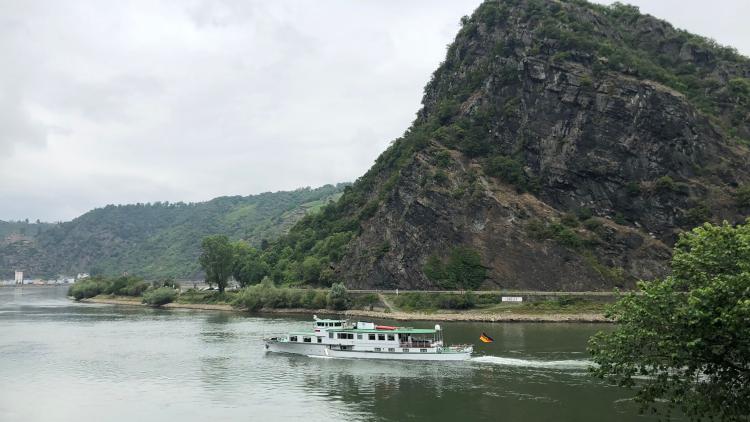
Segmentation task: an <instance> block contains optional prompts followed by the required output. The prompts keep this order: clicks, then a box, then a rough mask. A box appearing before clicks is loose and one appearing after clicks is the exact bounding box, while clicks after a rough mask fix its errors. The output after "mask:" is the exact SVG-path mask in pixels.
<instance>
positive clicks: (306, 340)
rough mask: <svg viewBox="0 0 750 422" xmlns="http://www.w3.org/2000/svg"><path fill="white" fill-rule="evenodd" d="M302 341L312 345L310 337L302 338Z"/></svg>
mask: <svg viewBox="0 0 750 422" xmlns="http://www.w3.org/2000/svg"><path fill="white" fill-rule="evenodd" d="M302 341H304V342H305V343H312V339H311V338H310V337H302Z"/></svg>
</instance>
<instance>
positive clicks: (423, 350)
mask: <svg viewBox="0 0 750 422" xmlns="http://www.w3.org/2000/svg"><path fill="white" fill-rule="evenodd" d="M419 351H420V352H422V353H427V349H419Z"/></svg>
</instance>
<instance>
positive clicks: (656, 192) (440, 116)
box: [334, 1, 750, 290]
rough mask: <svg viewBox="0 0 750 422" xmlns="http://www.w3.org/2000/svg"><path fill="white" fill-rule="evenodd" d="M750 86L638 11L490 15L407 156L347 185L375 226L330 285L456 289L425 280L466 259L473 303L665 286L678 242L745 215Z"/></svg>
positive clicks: (694, 40)
mask: <svg viewBox="0 0 750 422" xmlns="http://www.w3.org/2000/svg"><path fill="white" fill-rule="evenodd" d="M623 57H624V58H623ZM665 69H666V70H665ZM673 69H681V70H679V71H678V70H675V71H674V73H672V70H673ZM748 76H750V62H749V61H748V60H747V59H746V58H744V57H741V56H738V55H736V54H735V53H732V52H731V51H728V50H727V49H723V48H720V47H717V46H715V45H712V44H711V43H710V42H708V41H706V40H702V39H700V38H698V37H695V36H692V35H690V34H686V33H684V32H681V31H677V30H675V29H674V28H672V27H671V26H670V25H669V24H667V23H665V22H663V21H659V20H657V19H655V18H652V17H650V16H643V15H640V14H638V13H637V12H636V11H634V10H633V9H632V8H628V7H621V6H618V7H616V8H604V7H600V6H592V5H589V4H585V3H584V2H578V1H575V2H557V1H547V2H544V1H505V2H494V1H488V2H485V3H484V4H483V5H482V6H480V8H479V9H478V10H477V12H476V13H475V14H474V16H472V17H471V18H464V21H463V28H462V30H461V32H460V33H459V35H458V36H457V39H456V42H455V43H454V44H453V45H452V46H451V47H450V48H449V50H448V56H447V58H446V61H445V62H444V63H443V64H442V65H441V67H440V69H438V70H437V71H436V72H435V75H434V77H433V80H432V81H431V82H430V84H429V85H428V86H427V88H426V89H425V97H424V100H423V104H424V108H423V109H422V110H421V111H420V113H419V115H418V119H417V121H416V122H415V123H414V127H413V128H412V129H411V134H410V133H409V132H407V135H405V137H404V139H401V140H398V141H397V144H398V142H402V143H405V142H413V143H414V145H417V146H415V147H414V148H412V149H406V148H401V150H406V151H408V152H407V153H403V152H402V153H401V155H400V156H399V157H398V159H399V160H400V165H390V166H388V165H385V164H383V163H391V162H398V160H395V159H391V158H389V157H390V155H393V154H395V153H392V154H390V155H389V153H391V151H389V152H386V153H385V154H384V157H381V159H379V162H378V163H377V164H376V167H374V168H373V170H371V171H370V172H369V173H368V174H367V175H365V177H364V178H363V180H361V181H360V182H359V186H360V190H359V193H360V195H362V196H363V197H364V198H366V199H367V203H368V204H369V206H370V208H371V211H370V212H368V213H367V216H366V218H360V220H361V221H360V228H359V232H358V234H357V235H356V236H354V238H353V240H352V241H351V242H350V243H349V245H348V247H347V249H346V252H345V254H344V256H343V258H342V259H341V260H340V261H339V262H338V263H334V268H335V271H336V275H337V277H338V278H339V279H342V280H344V281H345V282H346V283H347V284H348V285H350V286H352V287H383V288H392V287H401V288H420V289H422V288H436V287H438V288H439V287H446V288H448V287H460V286H456V285H455V283H452V284H451V283H442V282H441V281H440V280H436V279H435V278H434V277H433V278H431V277H428V275H427V274H426V273H427V271H425V267H426V266H427V265H429V260H430V259H431V258H432V259H438V260H439V259H443V260H445V259H447V258H446V257H448V256H449V255H450V254H451V250H454V249H455V248H456V247H458V246H461V247H467V248H471V249H472V250H474V251H476V252H477V253H478V255H479V256H480V257H481V263H482V265H483V266H484V267H486V268H487V279H486V280H485V282H484V283H483V286H484V287H501V288H517V289H541V290H558V289H560V290H596V289H608V288H611V287H613V286H620V287H630V286H632V285H633V283H634V281H635V280H637V279H651V278H655V277H660V276H663V275H665V274H666V273H667V270H668V268H667V265H666V264H667V262H668V259H669V257H670V247H671V245H672V244H673V243H674V241H675V240H676V237H677V234H678V233H679V232H681V231H683V230H686V229H689V228H690V227H692V226H694V225H697V224H700V223H702V222H704V221H721V220H728V221H730V222H738V221H741V220H742V219H744V218H745V217H746V215H747V209H745V208H743V205H742V204H738V203H737V201H736V200H735V193H736V190H737V188H738V187H741V186H744V184H746V183H748V182H749V181H750V172H749V169H750V166H748V158H749V157H750V154H748V148H747V146H746V143H744V142H743V139H747V138H750V136H748V134H750V129H749V127H750V126H749V125H750V123H749V122H750V119H748V102H747V99H748V96H747V93H744V94H743V92H744V91H743V90H744V89H745V88H743V87H744V86H750V85H747V83H748V80H747V78H748ZM698 77H700V78H704V79H705V81H704V80H703V79H701V80H700V81H696V80H695V79H696V78H698ZM706 81H708V82H706ZM736 87H740V88H736ZM425 127H426V128H427V129H425V130H422V132H423V133H426V135H424V136H422V137H421V138H420V139H419V140H417V141H414V140H413V139H414V138H415V137H416V135H413V134H414V133H415V131H416V129H418V128H425ZM398 148H399V145H395V146H394V150H395V149H398ZM405 154H406V155H408V157H405ZM498 163H499V164H498ZM362 186H365V187H364V188H362ZM357 187H358V185H356V184H355V188H357ZM345 196H346V195H345ZM364 202H365V201H362V203H364ZM373 204H377V206H373Z"/></svg>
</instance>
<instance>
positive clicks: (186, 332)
mask: <svg viewBox="0 0 750 422" xmlns="http://www.w3.org/2000/svg"><path fill="white" fill-rule="evenodd" d="M65 291H66V289H65V288H63V287H57V288H56V287H24V288H23V289H16V288H0V380H2V381H1V382H0V386H1V389H0V421H3V422H16V421H18V422H21V421H23V422H29V421H45V422H47V421H76V422H86V421H116V422H117V421H128V422H144V421H202V422H204V421H207V420H208V421H212V422H214V421H235V420H253V421H276V420H305V421H306V422H312V421H323V420H347V421H402V420H415V421H421V420H425V421H426V420H429V421H461V422H464V421H473V420H492V421H579V422H584V421H607V422H616V421H632V420H634V419H641V420H650V418H646V417H639V416H638V415H637V407H636V405H635V404H634V403H633V402H632V401H631V400H630V399H629V398H630V397H631V396H632V392H631V391H628V390H623V389H620V388H616V387H612V386H609V385H607V384H606V383H604V382H601V381H598V380H594V379H592V378H591V377H590V376H589V375H588V374H587V367H588V365H589V364H590V363H589V361H588V359H587V358H588V356H587V354H586V351H585V348H586V341H587V339H588V337H589V336H591V335H592V334H593V333H595V332H596V331H597V330H602V329H611V327H610V326H607V325H600V324H570V323H556V324H553V323H444V324H442V326H443V329H444V330H445V337H446V340H447V342H450V343H467V342H471V343H474V344H476V347H475V354H476V357H474V358H472V359H471V360H470V361H467V362H459V363H448V362H432V363H427V362H425V363H420V362H393V361H389V362H379V361H364V360H343V359H342V360H339V359H321V358H309V357H304V356H291V355H279V354H267V353H266V352H265V351H264V349H263V344H262V342H261V338H262V337H263V336H264V335H265V334H270V333H280V332H285V331H288V330H299V329H304V328H307V327H308V326H309V325H310V316H275V315H266V316H246V315H242V314H237V313H229V312H197V311H184V310H159V309H149V308H139V307H125V306H122V307H120V306H111V305H96V304H79V303H75V302H71V301H69V300H68V299H67V298H66V297H65ZM383 322H385V323H393V322H391V321H383ZM410 325H413V326H424V327H428V326H431V324H429V323H416V322H415V323H413V324H410ZM482 332H486V333H487V334H489V335H490V336H492V337H494V339H495V342H494V343H490V344H484V343H481V342H479V340H478V337H479V335H480V334H481V333H482Z"/></svg>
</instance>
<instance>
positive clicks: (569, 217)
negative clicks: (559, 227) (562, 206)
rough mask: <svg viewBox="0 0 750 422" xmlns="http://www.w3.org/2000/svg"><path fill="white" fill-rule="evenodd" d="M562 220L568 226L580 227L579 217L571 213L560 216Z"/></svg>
mask: <svg viewBox="0 0 750 422" xmlns="http://www.w3.org/2000/svg"><path fill="white" fill-rule="evenodd" d="M560 222H561V223H562V224H563V225H564V226H567V227H578V224H579V222H578V217H576V215H575V214H571V213H565V214H563V216H562V218H560Z"/></svg>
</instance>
